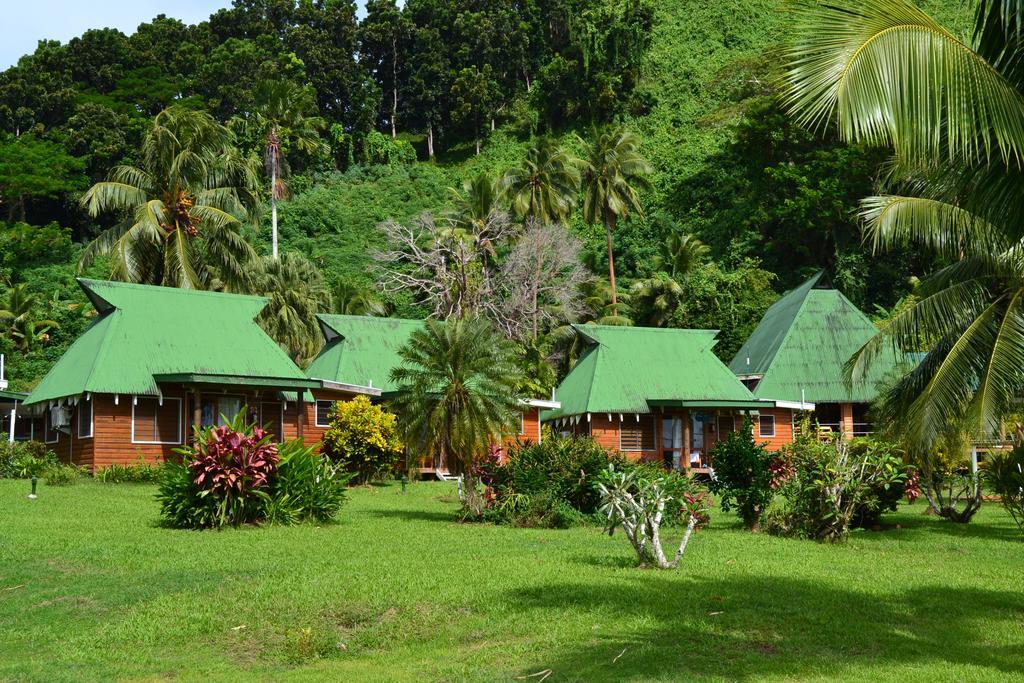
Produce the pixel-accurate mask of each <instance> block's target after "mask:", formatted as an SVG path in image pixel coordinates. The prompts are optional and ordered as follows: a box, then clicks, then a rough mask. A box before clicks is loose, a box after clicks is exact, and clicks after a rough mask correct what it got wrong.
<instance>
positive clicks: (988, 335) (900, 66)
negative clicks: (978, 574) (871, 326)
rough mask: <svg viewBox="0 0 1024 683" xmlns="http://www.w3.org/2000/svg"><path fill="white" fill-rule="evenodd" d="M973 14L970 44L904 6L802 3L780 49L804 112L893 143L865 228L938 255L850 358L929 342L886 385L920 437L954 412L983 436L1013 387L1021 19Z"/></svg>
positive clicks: (906, 424) (1022, 292) (1005, 10)
mask: <svg viewBox="0 0 1024 683" xmlns="http://www.w3.org/2000/svg"><path fill="white" fill-rule="evenodd" d="M976 12H977V13H976V22H975V30H974V35H973V38H972V39H971V41H970V42H969V44H965V43H964V42H963V41H961V40H959V39H958V38H957V37H956V36H954V35H953V34H952V33H951V32H950V31H948V30H947V29H945V28H944V27H943V26H941V25H940V24H939V23H938V22H936V21H935V20H933V19H932V18H931V17H929V16H928V15H927V14H926V13H925V12H923V11H922V10H920V9H919V8H917V7H916V6H915V5H913V4H912V3H911V2H909V0H856V2H854V1H853V0H833V1H832V2H830V3H828V4H827V5H825V4H820V5H819V4H815V5H810V4H808V5H805V6H804V8H803V9H802V10H801V11H800V12H799V13H798V15H797V26H796V30H795V43H794V45H793V47H792V50H791V56H790V66H789V74H788V78H789V82H790V85H791V92H790V95H789V104H790V106H791V107H792V109H793V111H794V113H795V114H796V116H797V117H798V119H799V120H800V121H802V122H804V123H806V124H808V125H812V126H822V125H835V126H836V127H837V129H838V131H839V134H840V135H841V136H842V137H843V138H845V139H846V140H850V141H864V142H867V143H870V144H877V145H888V146H891V147H892V148H893V150H894V153H895V154H894V158H893V160H892V163H891V169H890V172H889V173H888V176H887V178H886V187H885V190H886V191H887V192H888V193H887V194H881V195H879V196H875V197H870V198H867V199H865V200H864V201H863V205H862V216H863V219H864V222H865V232H866V238H867V239H868V240H869V241H870V242H871V243H872V244H873V245H874V247H875V248H876V249H887V248H890V247H894V246H898V245H905V244H908V243H917V244H919V245H921V246H922V247H925V248H928V249H930V250H933V251H935V252H936V253H937V254H938V255H939V256H940V257H942V258H943V259H944V260H945V261H946V262H947V263H948V264H949V265H947V266H945V267H944V268H941V269H940V270H938V271H937V272H935V273H934V274H932V275H931V276H929V277H928V278H926V279H925V280H923V281H922V283H921V285H920V288H919V290H918V292H916V293H917V294H918V295H919V297H920V298H919V300H917V301H916V302H914V303H913V305H911V306H909V307H908V308H906V310H902V311H900V312H899V313H897V314H896V315H895V316H893V317H892V319H891V320H889V321H887V322H886V323H885V325H884V327H883V329H882V330H881V332H880V334H879V335H878V336H877V337H876V338H875V339H873V340H872V341H870V342H869V343H868V344H866V345H865V346H864V347H863V348H862V349H861V350H860V351H859V352H858V353H857V355H855V356H854V358H852V359H851V361H850V363H849V365H848V369H849V372H850V376H851V380H853V381H857V380H859V379H861V378H863V376H864V373H865V370H866V369H867V368H868V367H869V366H870V365H871V363H872V361H873V360H874V359H876V358H877V357H879V355H881V354H883V353H891V352H892V347H893V345H895V346H896V347H898V348H900V349H904V350H906V349H914V348H917V346H918V344H919V343H920V342H921V341H922V340H925V341H926V342H927V346H926V348H928V349H929V351H928V353H927V355H926V356H925V358H924V360H923V361H922V362H921V363H920V364H919V365H918V366H917V367H916V368H914V369H913V370H912V371H911V372H909V373H908V374H907V375H906V376H905V377H904V378H903V379H902V380H900V381H899V382H898V383H897V384H896V385H895V386H894V387H893V388H892V389H890V390H887V391H886V393H885V403H886V404H887V406H888V407H889V409H890V410H889V413H890V414H892V415H895V416H897V418H896V419H897V420H898V421H899V422H900V424H901V426H902V427H903V429H904V431H905V433H906V437H907V438H908V439H909V440H910V441H911V443H912V444H913V445H915V447H927V446H930V445H932V444H935V443H937V442H938V441H940V440H941V438H942V437H943V436H944V434H945V432H946V431H947V425H956V424H960V420H959V418H961V417H962V416H966V419H967V422H968V423H969V424H970V425H971V429H972V431H974V432H975V433H979V432H980V433H991V432H992V431H993V430H994V429H995V428H996V427H997V426H998V423H999V420H1000V418H1001V417H1002V416H1003V415H1005V414H1006V413H1007V412H1010V411H1011V410H1012V409H1013V407H1014V406H1015V405H1016V404H1015V401H1016V399H1017V398H1018V397H1019V396H1020V391H1021V388H1022V387H1024V259H1022V258H1021V254H1022V253H1024V241H1022V235H1024V233H1022V230H1021V223H1020V220H1019V217H1020V215H1021V213H1022V209H1024V183H1022V182H1021V180H1022V172H1021V171H1022V168H1021V164H1022V161H1021V160H1022V158H1024V70H1022V69H1021V64H1022V63H1024V62H1022V60H1021V58H1022V57H1024V51H1022V48H1021V43H1020V36H1021V29H1022V28H1024V16H1022V9H1021V5H1020V3H1018V2H1010V1H1009V0H998V1H997V0H981V1H980V2H979V3H978V6H977V10H976Z"/></svg>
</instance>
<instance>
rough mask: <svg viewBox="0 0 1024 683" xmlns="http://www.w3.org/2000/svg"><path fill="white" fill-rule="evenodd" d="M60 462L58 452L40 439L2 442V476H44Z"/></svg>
mask: <svg viewBox="0 0 1024 683" xmlns="http://www.w3.org/2000/svg"><path fill="white" fill-rule="evenodd" d="M59 464H60V461H59V460H58V459H57V456H56V454H54V452H53V451H52V450H50V449H49V448H48V447H47V446H46V445H45V444H42V443H39V442H38V441H15V442H14V443H10V442H8V441H3V442H0V478H3V479H30V478H32V477H42V476H44V475H45V473H46V471H47V470H48V469H49V468H51V467H53V466H55V465H59Z"/></svg>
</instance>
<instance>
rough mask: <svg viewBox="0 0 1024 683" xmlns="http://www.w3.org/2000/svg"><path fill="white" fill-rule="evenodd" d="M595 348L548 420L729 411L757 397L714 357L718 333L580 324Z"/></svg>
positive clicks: (561, 389) (565, 385)
mask: <svg viewBox="0 0 1024 683" xmlns="http://www.w3.org/2000/svg"><path fill="white" fill-rule="evenodd" d="M574 327H575V328H576V330H577V331H578V332H579V333H580V334H582V335H584V336H585V337H586V338H587V339H588V340H589V341H590V342H591V343H590V346H589V348H588V349H587V350H586V352H584V355H583V357H582V358H580V360H579V362H577V363H576V366H575V367H573V369H572V370H571V371H570V372H569V374H568V375H566V377H565V379H564V380H562V383H561V384H560V385H559V386H558V389H557V390H556V392H555V398H556V400H558V401H560V402H561V404H562V407H561V408H559V409H558V410H552V411H549V412H546V413H545V414H544V419H545V420H547V419H552V418H556V417H561V416H564V415H580V414H583V413H645V412H649V410H650V407H649V406H650V405H656V404H662V405H669V404H675V405H694V406H697V405H704V406H712V405H719V406H727V405H736V406H738V407H739V406H740V405H741V404H746V405H749V404H752V403H754V402H755V399H754V397H753V396H752V395H751V394H750V392H749V391H747V388H746V387H744V386H743V384H742V383H741V382H740V381H739V380H738V379H737V378H736V376H735V375H734V374H733V373H732V372H730V371H729V368H727V367H726V366H725V364H724V363H722V361H720V360H719V359H718V357H717V356H715V354H714V353H713V352H712V350H711V349H712V347H714V345H715V337H716V336H717V335H718V332H717V331H716V330H676V329H659V328H652V327H616V326H605V325H575V326H574Z"/></svg>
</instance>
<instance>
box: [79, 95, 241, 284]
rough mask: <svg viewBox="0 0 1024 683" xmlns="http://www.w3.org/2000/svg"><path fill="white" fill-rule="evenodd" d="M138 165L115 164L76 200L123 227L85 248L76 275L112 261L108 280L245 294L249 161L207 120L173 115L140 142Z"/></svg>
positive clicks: (185, 112)
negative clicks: (102, 260) (112, 215)
mask: <svg viewBox="0 0 1024 683" xmlns="http://www.w3.org/2000/svg"><path fill="white" fill-rule="evenodd" d="M141 161H142V163H141V165H140V166H127V165H122V166H116V167H114V168H113V169H111V171H110V173H109V174H108V176H107V180H105V181H103V182H99V183H96V184H95V185H93V186H92V187H91V188H90V189H89V190H88V191H87V192H86V193H85V195H84V196H83V197H82V205H83V206H84V207H85V208H86V209H87V210H88V212H89V215H90V216H93V217H96V216H99V215H100V214H103V213H106V212H117V213H119V214H120V215H121V216H122V220H121V221H120V222H119V223H118V224H117V225H115V226H114V227H112V228H110V229H108V230H106V231H104V232H103V233H101V234H100V235H99V236H98V237H97V238H96V239H95V240H93V241H92V243H90V244H89V246H88V247H86V249H85V251H84V252H83V253H82V257H81V259H80V261H79V269H84V268H86V267H88V266H89V264H90V263H92V261H93V260H94V259H95V258H96V257H97V256H100V255H106V254H109V255H110V257H111V259H110V277H111V278H112V279H114V280H124V281H128V282H142V283H148V284H161V285H166V286H170V287H187V288H191V289H211V288H216V287H224V288H226V289H231V290H239V289H245V288H247V285H248V280H249V263H250V261H251V259H252V257H253V255H254V252H253V250H252V247H250V246H249V244H248V242H246V241H245V239H243V237H242V235H241V234H240V231H239V228H240V221H239V218H238V217H237V216H248V217H250V218H251V217H253V216H255V215H256V209H257V207H258V204H259V202H258V199H257V191H256V188H257V175H258V171H257V169H256V167H255V165H254V164H253V163H252V160H250V159H246V158H243V157H242V156H241V155H240V154H239V152H238V151H237V150H236V149H235V148H234V147H232V145H231V135H230V133H229V132H228V130H227V129H226V128H225V127H224V126H222V125H220V124H218V123H217V122H216V121H214V120H213V118H212V117H211V116H210V115H209V114H207V113H205V112H199V111H193V110H190V109H185V108H183V107H177V106H176V107H170V108H168V109H165V110H164V111H162V112H160V113H159V114H157V115H156V117H155V118H154V119H153V123H152V125H151V126H150V128H149V130H148V131H146V134H145V136H144V137H143V141H142V149H141Z"/></svg>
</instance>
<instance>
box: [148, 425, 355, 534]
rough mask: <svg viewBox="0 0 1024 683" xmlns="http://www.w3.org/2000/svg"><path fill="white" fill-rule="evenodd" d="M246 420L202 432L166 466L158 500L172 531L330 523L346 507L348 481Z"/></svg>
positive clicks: (316, 458)
mask: <svg viewBox="0 0 1024 683" xmlns="http://www.w3.org/2000/svg"><path fill="white" fill-rule="evenodd" d="M271 439H272V436H271V435H269V434H267V433H266V432H264V431H263V430H262V429H261V428H260V427H258V426H256V425H252V424H246V422H245V412H244V411H242V412H240V413H239V414H238V415H237V416H236V417H235V418H234V420H232V422H231V424H229V425H221V426H217V427H207V428H205V429H201V430H197V431H196V434H195V444H194V445H193V446H192V447H190V448H181V449H178V451H177V452H178V453H179V454H180V455H182V456H183V460H182V461H181V462H169V463H167V464H166V465H165V466H164V469H163V477H162V479H161V482H160V488H159V490H158V493H157V498H158V500H159V501H160V508H161V514H162V516H163V518H164V520H165V521H166V523H167V524H168V525H170V526H173V527H178V528H190V529H205V528H221V527H224V526H237V525H240V524H252V523H258V522H263V521H271V522H283V523H293V522H297V521H301V520H304V519H315V520H317V521H325V520H326V519H329V518H330V517H331V516H333V514H334V513H335V512H336V511H337V509H338V508H339V507H340V505H341V502H342V500H343V498H344V485H345V483H346V482H347V481H348V478H349V477H347V476H344V475H342V476H338V475H337V474H336V473H335V471H334V469H333V468H332V467H331V466H330V463H329V462H327V461H326V460H324V459H323V458H321V457H320V456H318V455H316V454H315V453H314V452H313V449H312V448H308V447H306V446H304V445H303V444H302V442H301V441H300V440H297V439H296V440H294V441H290V442H287V443H284V444H282V445H281V446H280V449H279V447H278V446H277V445H275V444H274V443H272V441H271Z"/></svg>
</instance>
